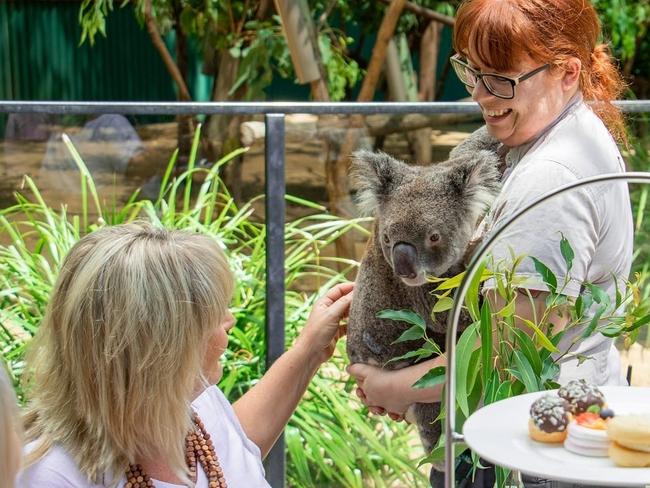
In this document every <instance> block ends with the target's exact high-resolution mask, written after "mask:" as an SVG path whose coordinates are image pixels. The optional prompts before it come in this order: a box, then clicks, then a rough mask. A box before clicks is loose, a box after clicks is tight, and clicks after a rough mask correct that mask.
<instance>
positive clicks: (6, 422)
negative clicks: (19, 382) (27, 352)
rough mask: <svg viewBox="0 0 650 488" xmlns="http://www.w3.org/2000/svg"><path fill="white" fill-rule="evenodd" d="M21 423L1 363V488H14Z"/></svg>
mask: <svg viewBox="0 0 650 488" xmlns="http://www.w3.org/2000/svg"><path fill="white" fill-rule="evenodd" d="M20 431H21V428H20V423H19V422H18V409H17V408H16V396H15V395H14V390H13V388H12V387H11V382H10V381H9V378H8V377H7V375H6V374H5V371H4V365H3V364H2V362H1V361H0V488H13V487H14V480H15V478H16V472H17V471H18V468H19V467H20V457H21V456H20V451H21V442H20Z"/></svg>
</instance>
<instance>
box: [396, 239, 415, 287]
mask: <svg viewBox="0 0 650 488" xmlns="http://www.w3.org/2000/svg"><path fill="white" fill-rule="evenodd" d="M417 260H418V251H417V249H415V247H414V246H412V245H411V244H407V243H405V242H399V243H397V244H395V246H394V247H393V267H394V269H395V273H396V274H397V276H399V277H400V278H408V279H414V278H416V277H417V275H418V274H417V272H416V269H417Z"/></svg>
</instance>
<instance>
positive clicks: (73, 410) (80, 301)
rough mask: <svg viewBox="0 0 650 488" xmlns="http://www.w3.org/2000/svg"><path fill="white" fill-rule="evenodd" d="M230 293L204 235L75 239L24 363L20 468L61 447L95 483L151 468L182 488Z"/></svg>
mask: <svg viewBox="0 0 650 488" xmlns="http://www.w3.org/2000/svg"><path fill="white" fill-rule="evenodd" d="M232 289H233V278H232V274H231V271H230V268H229V266H228V262H227V260H226V257H225V255H224V253H223V251H222V250H221V249H220V247H219V245H218V243H217V242H216V241H215V240H214V239H213V238H210V237H207V236H203V235H199V234H192V233H188V232H182V231H175V230H165V229H158V228H154V227H152V226H150V225H148V224H130V225H121V226H115V227H106V228H103V229H101V230H98V231H96V232H93V233H92V234H89V235H87V236H86V237H84V238H83V239H81V240H80V241H79V242H78V243H77V244H76V245H75V246H74V247H73V248H72V249H71V251H70V253H69V254H68V256H67V257H66V259H65V261H64V263H63V265H62V268H61V271H60V273H59V277H58V279H57V282H56V284H55V287H54V290H53V293H52V296H51V299H50V302H49V305H48V309H47V313H46V315H45V318H44V320H43V323H42V325H41V327H40V329H39V331H38V333H37V335H36V337H35V340H34V344H33V346H32V348H31V350H30V351H29V353H28V354H29V356H28V363H27V364H28V368H29V369H28V372H29V378H30V380H31V381H30V392H31V398H30V400H31V401H30V403H29V405H28V412H27V414H26V421H25V424H26V432H27V438H28V439H29V440H38V441H39V442H38V444H37V446H38V447H37V448H36V449H35V450H34V452H33V453H32V455H30V456H29V458H28V463H33V462H34V461H36V460H38V459H39V458H40V457H42V456H43V455H44V454H45V453H47V452H48V450H49V449H50V448H51V447H52V446H53V444H55V443H57V444H59V445H61V446H62V447H63V448H64V449H65V450H66V451H67V453H68V454H70V455H71V456H72V458H73V459H74V460H75V462H76V463H77V466H78V468H79V469H80V471H81V472H82V473H83V474H84V475H85V476H87V477H88V478H89V479H90V480H92V481H93V482H95V483H99V482H100V480H101V479H102V477H106V476H108V477H109V479H110V482H111V483H113V482H117V481H118V480H119V477H120V476H121V475H122V474H123V473H124V471H125V470H126V469H127V467H128V465H129V464H130V463H133V462H134V461H135V460H136V459H140V458H152V457H157V458H159V459H164V460H165V461H166V462H167V463H168V465H169V467H170V468H171V469H172V470H173V471H174V472H175V473H176V474H177V476H179V477H180V478H181V479H183V480H185V481H187V480H188V479H189V478H188V474H189V471H188V468H187V465H186V462H185V441H184V439H185V435H186V434H187V432H188V431H189V430H190V427H191V417H190V414H191V411H190V403H191V400H192V397H193V393H194V392H195V390H196V388H197V381H199V380H200V379H201V381H204V380H203V376H202V372H201V366H202V361H203V356H204V354H205V350H206V342H207V339H208V337H209V336H210V335H211V334H212V332H213V331H214V330H215V328H216V327H217V326H218V324H219V323H220V322H221V321H222V320H223V319H224V317H225V315H226V313H227V311H228V305H229V302H230V299H231V295H232Z"/></svg>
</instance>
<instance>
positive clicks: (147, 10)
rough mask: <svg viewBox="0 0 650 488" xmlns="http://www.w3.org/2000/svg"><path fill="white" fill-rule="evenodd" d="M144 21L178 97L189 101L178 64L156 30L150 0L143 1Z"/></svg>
mask: <svg viewBox="0 0 650 488" xmlns="http://www.w3.org/2000/svg"><path fill="white" fill-rule="evenodd" d="M144 23H145V25H146V27H147V32H148V33H149V37H151V42H152V43H153V45H154V47H155V48H156V50H157V51H158V53H159V54H160V57H161V58H162V60H163V63H164V64H165V67H166V68H167V71H168V72H169V74H170V75H171V77H172V79H173V80H174V82H175V83H176V86H177V87H178V98H179V99H180V100H183V101H191V100H192V97H191V96H190V92H189V90H188V89H187V85H186V84H185V80H184V79H183V76H182V75H181V72H180V70H179V69H178V65H177V64H176V63H175V62H174V59H173V58H172V56H171V54H169V51H168V50H167V46H165V43H164V42H163V40H162V37H161V36H160V32H159V31H158V26H157V25H156V21H155V19H154V18H153V15H152V14H151V0H145V2H144Z"/></svg>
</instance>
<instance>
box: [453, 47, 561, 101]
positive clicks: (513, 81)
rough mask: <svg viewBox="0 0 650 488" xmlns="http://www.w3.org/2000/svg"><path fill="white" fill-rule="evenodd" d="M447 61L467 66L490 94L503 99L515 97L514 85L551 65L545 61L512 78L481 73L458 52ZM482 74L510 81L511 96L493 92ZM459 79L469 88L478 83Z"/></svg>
mask: <svg viewBox="0 0 650 488" xmlns="http://www.w3.org/2000/svg"><path fill="white" fill-rule="evenodd" d="M449 61H450V62H451V64H452V66H453V65H454V64H458V65H460V66H462V67H463V68H467V69H468V70H470V71H471V72H472V74H473V75H474V76H475V77H476V79H477V80H478V81H479V82H481V83H483V86H484V87H485V89H486V90H487V91H488V92H489V93H490V94H491V95H494V96H495V97H497V98H501V99H503V100H512V99H513V98H515V87H516V86H517V85H518V84H519V83H521V82H522V81H526V80H527V79H528V78H532V77H533V76H535V75H536V74H537V73H541V72H542V71H544V70H545V69H546V68H549V67H550V66H551V65H550V64H549V63H546V64H544V65H542V66H540V67H538V68H535V69H534V70H532V71H529V72H528V73H524V74H523V75H521V76H518V77H516V78H512V77H510V76H505V75H502V74H499V73H481V72H480V71H477V70H476V69H474V68H472V67H471V66H470V65H469V64H467V63H466V62H465V61H463V60H462V59H461V55H460V53H456V54H454V55H453V56H452V57H451V58H449ZM454 71H456V70H454ZM456 76H458V73H456ZM484 76H496V77H497V78H501V79H502V80H504V81H508V82H510V86H511V87H512V96H510V97H504V96H503V95H498V94H496V93H494V92H493V91H492V90H491V89H490V87H489V86H488V85H487V84H486V83H485V82H484V81H483V77H484ZM458 78H459V79H460V77H458ZM460 81H461V82H462V83H463V85H465V86H466V87H470V88H475V87H476V85H477V84H478V83H476V84H475V85H474V86H472V85H469V84H468V83H465V82H464V81H463V80H460Z"/></svg>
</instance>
